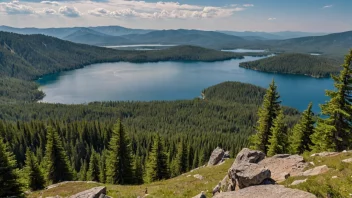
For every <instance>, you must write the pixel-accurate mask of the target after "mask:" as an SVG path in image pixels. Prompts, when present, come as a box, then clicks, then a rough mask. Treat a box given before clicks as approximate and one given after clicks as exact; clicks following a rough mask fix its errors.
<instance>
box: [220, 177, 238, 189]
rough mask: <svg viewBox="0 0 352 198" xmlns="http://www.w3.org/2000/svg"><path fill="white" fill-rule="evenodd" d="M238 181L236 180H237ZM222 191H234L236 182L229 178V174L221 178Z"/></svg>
mask: <svg viewBox="0 0 352 198" xmlns="http://www.w3.org/2000/svg"><path fill="white" fill-rule="evenodd" d="M235 182H236V181H235ZM220 183H221V186H220V187H221V192H228V191H234V190H235V186H236V183H233V181H232V180H231V179H230V178H229V176H228V175H226V176H225V177H224V179H222V180H221V182H220Z"/></svg>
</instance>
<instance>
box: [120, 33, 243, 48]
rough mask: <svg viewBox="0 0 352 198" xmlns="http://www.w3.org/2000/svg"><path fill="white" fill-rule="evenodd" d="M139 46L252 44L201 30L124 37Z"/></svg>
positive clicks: (228, 45)
mask: <svg viewBox="0 0 352 198" xmlns="http://www.w3.org/2000/svg"><path fill="white" fill-rule="evenodd" d="M122 37H124V38H126V39H129V40H131V41H134V42H135V43H139V44H176V45H196V46H202V47H209V48H218V49H221V48H227V47H243V46H246V45H248V44H249V43H250V41H248V40H247V39H244V38H241V37H238V36H231V35H227V34H223V33H220V32H212V31H200V30H184V29H179V30H158V31H152V32H149V33H146V34H130V35H125V36H122Z"/></svg>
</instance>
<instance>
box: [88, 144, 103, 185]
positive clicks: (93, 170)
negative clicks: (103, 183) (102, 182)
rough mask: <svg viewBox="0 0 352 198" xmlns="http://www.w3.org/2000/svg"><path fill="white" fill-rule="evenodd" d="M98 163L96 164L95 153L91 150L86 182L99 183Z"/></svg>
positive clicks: (96, 157)
mask: <svg viewBox="0 0 352 198" xmlns="http://www.w3.org/2000/svg"><path fill="white" fill-rule="evenodd" d="M99 175H100V171H99V162H98V156H97V153H96V152H95V151H94V150H92V154H91V156H90V161H89V169H88V172H87V180H88V181H99Z"/></svg>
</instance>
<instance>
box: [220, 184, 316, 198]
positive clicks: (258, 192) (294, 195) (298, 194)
mask: <svg viewBox="0 0 352 198" xmlns="http://www.w3.org/2000/svg"><path fill="white" fill-rule="evenodd" d="M263 197H265V198H316V196H315V195H313V194H311V193H308V192H304V191H301V190H297V189H290V188H285V187H284V186H281V185H261V186H252V187H248V188H245V189H241V190H239V191H232V192H224V193H220V194H218V195H216V196H214V198H263Z"/></svg>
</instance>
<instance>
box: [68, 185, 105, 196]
mask: <svg viewBox="0 0 352 198" xmlns="http://www.w3.org/2000/svg"><path fill="white" fill-rule="evenodd" d="M105 194H106V187H104V186H101V187H95V188H91V189H89V190H86V191H83V192H80V193H77V194H75V195H72V196H70V197H69V198H105V197H106V195H105Z"/></svg>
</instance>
